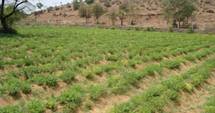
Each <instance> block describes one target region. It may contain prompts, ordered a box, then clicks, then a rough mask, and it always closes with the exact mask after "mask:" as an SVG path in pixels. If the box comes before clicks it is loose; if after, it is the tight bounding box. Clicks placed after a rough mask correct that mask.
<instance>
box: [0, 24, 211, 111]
mask: <svg viewBox="0 0 215 113" xmlns="http://www.w3.org/2000/svg"><path fill="white" fill-rule="evenodd" d="M18 31H19V33H20V34H19V35H1V34H0V113H215V100H214V92H215V88H214V87H215V36H213V35H203V34H186V33H164V32H144V31H134V30H116V29H99V28H81V27H51V26H37V27H25V26H24V27H23V28H22V29H21V28H18Z"/></svg>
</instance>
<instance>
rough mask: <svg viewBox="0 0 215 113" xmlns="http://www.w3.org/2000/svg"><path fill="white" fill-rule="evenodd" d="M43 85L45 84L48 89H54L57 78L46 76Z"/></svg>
mask: <svg viewBox="0 0 215 113" xmlns="http://www.w3.org/2000/svg"><path fill="white" fill-rule="evenodd" d="M45 83H46V85H48V86H50V87H56V86H57V78H56V77H55V76H52V75H48V76H47V77H45Z"/></svg>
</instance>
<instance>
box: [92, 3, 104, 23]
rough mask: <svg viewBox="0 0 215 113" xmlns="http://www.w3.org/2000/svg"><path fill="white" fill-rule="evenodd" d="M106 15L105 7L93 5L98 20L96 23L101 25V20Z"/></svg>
mask: <svg viewBox="0 0 215 113" xmlns="http://www.w3.org/2000/svg"><path fill="white" fill-rule="evenodd" d="M104 13H105V10H104V8H103V6H102V5H101V4H99V3H96V4H94V5H93V15H94V17H95V19H96V23H97V24H98V23H99V18H100V17H101V16H102V15H103V14H104Z"/></svg>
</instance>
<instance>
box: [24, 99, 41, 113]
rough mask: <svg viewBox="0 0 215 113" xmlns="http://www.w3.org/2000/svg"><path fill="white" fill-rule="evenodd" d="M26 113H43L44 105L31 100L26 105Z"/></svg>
mask: <svg viewBox="0 0 215 113" xmlns="http://www.w3.org/2000/svg"><path fill="white" fill-rule="evenodd" d="M26 107H27V112H28V113H44V111H45V105H44V103H43V102H41V101H39V100H31V101H29V102H28V103H27V104H26Z"/></svg>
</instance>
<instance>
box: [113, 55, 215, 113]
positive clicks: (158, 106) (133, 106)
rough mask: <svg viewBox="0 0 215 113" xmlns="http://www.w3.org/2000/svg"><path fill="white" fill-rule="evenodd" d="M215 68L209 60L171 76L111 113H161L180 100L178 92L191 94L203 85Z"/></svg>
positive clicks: (212, 60) (214, 64)
mask: <svg viewBox="0 0 215 113" xmlns="http://www.w3.org/2000/svg"><path fill="white" fill-rule="evenodd" d="M214 68H215V62H214V58H210V59H209V60H207V61H205V62H204V63H203V64H202V65H200V66H197V67H195V68H192V69H190V70H189V71H187V72H186V73H184V74H181V75H179V76H172V77H170V78H168V79H167V80H164V81H162V82H160V83H159V84H156V85H154V86H152V87H150V88H149V89H148V90H146V91H144V92H143V93H140V94H138V95H137V96H134V97H132V98H131V100H129V101H128V102H126V103H122V104H119V105H117V106H116V107H114V108H113V109H112V111H111V112H112V113H133V112H135V113H154V112H162V110H163V108H164V107H165V105H167V104H168V103H169V102H170V101H174V102H176V101H177V100H178V99H180V95H179V94H180V92H181V91H186V92H189V93H190V92H192V91H193V90H194V89H195V88H196V87H198V86H200V85H201V84H202V83H204V82H205V81H206V80H207V79H208V78H209V77H210V76H211V75H212V73H211V72H212V70H213V69H214Z"/></svg>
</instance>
